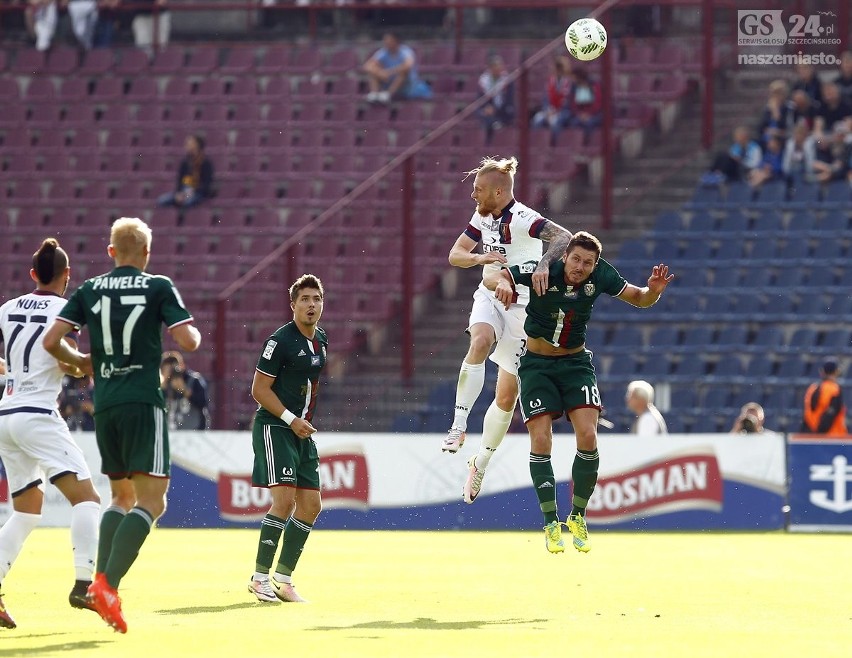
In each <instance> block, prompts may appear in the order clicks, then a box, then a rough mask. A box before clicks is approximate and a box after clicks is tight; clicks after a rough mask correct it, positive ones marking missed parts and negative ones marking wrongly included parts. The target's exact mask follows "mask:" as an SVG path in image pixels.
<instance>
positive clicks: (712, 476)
mask: <svg viewBox="0 0 852 658" xmlns="http://www.w3.org/2000/svg"><path fill="white" fill-rule="evenodd" d="M722 491H723V480H722V474H721V471H720V470H719V463H718V461H717V460H716V455H715V453H714V452H713V450H712V449H711V448H708V449H705V450H702V449H701V448H699V449H697V450H692V451H690V452H688V453H686V454H683V455H679V456H677V457H670V458H668V459H664V460H662V461H658V462H652V463H651V464H648V465H646V466H643V467H641V468H637V469H634V470H631V471H627V472H625V473H619V474H617V475H613V476H610V477H607V478H601V479H599V480H598V484H597V487H596V488H595V492H594V494H592V497H591V499H590V500H589V505H588V508H587V509H588V512H589V516H590V518H592V519H593V520H594V521H595V523H603V524H607V523H621V522H624V521H630V520H631V519H635V518H637V517H640V516H655V515H658V514H665V513H669V512H681V511H684V510H709V511H713V512H719V511H721V509H722Z"/></svg>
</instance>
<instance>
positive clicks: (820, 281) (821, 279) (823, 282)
mask: <svg viewBox="0 0 852 658" xmlns="http://www.w3.org/2000/svg"><path fill="white" fill-rule="evenodd" d="M808 285H809V286H816V287H827V286H835V285H837V275H836V274H835V272H834V270H833V269H832V268H830V267H814V268H813V269H811V273H810V276H809V277H808Z"/></svg>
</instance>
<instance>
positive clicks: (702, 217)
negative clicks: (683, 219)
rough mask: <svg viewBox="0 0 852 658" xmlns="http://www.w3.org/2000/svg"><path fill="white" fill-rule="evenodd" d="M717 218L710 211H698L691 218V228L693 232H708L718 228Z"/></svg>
mask: <svg viewBox="0 0 852 658" xmlns="http://www.w3.org/2000/svg"><path fill="white" fill-rule="evenodd" d="M716 225H717V222H716V218H715V217H713V215H711V214H710V213H708V212H706V211H705V212H697V213H695V215H693V217H692V219H690V220H689V230H690V232H692V233H707V232H710V231H715V230H716Z"/></svg>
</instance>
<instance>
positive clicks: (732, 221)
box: [719, 208, 749, 233]
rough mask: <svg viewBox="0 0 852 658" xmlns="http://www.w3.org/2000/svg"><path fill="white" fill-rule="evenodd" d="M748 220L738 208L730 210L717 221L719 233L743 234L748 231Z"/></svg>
mask: <svg viewBox="0 0 852 658" xmlns="http://www.w3.org/2000/svg"><path fill="white" fill-rule="evenodd" d="M748 225H749V219H748V217H746V216H745V215H744V214H743V211H742V210H740V209H739V208H731V209H729V210H728V212H727V213H726V214H725V216H724V217H723V218H722V219H721V220H720V221H719V232H721V233H725V232H732V233H743V232H745V231H747V230H748Z"/></svg>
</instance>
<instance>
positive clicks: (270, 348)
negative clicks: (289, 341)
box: [262, 340, 278, 360]
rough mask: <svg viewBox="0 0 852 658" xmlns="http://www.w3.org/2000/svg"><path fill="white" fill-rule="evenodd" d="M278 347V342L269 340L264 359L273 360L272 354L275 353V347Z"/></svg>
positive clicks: (264, 349)
mask: <svg viewBox="0 0 852 658" xmlns="http://www.w3.org/2000/svg"><path fill="white" fill-rule="evenodd" d="M276 345H278V341H276V340H268V341H267V342H266V347H264V348H263V355H262V357H263V358H264V359H266V360H269V359H271V358H272V353H273V352H274V351H275V346H276Z"/></svg>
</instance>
